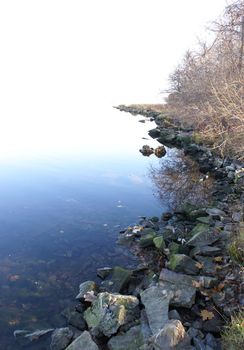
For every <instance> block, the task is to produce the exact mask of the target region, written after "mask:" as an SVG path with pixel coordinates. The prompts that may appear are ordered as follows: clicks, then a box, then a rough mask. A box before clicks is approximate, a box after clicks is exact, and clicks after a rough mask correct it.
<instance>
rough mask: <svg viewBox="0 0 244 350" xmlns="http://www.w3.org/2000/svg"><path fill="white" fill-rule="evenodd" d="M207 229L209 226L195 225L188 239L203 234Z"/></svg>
mask: <svg viewBox="0 0 244 350" xmlns="http://www.w3.org/2000/svg"><path fill="white" fill-rule="evenodd" d="M208 229H209V225H207V224H202V223H200V224H197V225H196V226H195V227H194V228H193V229H192V230H191V232H190V237H193V236H195V235H196V234H199V233H202V232H205V231H206V230H208Z"/></svg>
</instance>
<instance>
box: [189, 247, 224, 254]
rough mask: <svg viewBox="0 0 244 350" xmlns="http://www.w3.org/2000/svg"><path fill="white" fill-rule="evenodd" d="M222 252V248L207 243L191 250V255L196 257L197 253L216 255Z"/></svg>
mask: <svg viewBox="0 0 244 350" xmlns="http://www.w3.org/2000/svg"><path fill="white" fill-rule="evenodd" d="M220 252H221V249H220V248H218V247H211V246H208V245H206V246H200V247H195V248H193V249H192V250H191V251H190V256H191V257H195V256H196V255H203V256H215V255H218V254H219V253H220Z"/></svg>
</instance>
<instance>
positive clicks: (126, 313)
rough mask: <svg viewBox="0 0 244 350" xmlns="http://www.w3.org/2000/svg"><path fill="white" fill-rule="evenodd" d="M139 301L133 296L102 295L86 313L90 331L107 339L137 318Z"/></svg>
mask: <svg viewBox="0 0 244 350" xmlns="http://www.w3.org/2000/svg"><path fill="white" fill-rule="evenodd" d="M138 304H139V300H138V299H137V298H136V297H134V296H131V295H120V294H110V293H107V292H105V293H100V294H99V295H98V297H97V299H96V300H94V301H93V302H92V305H91V306H90V307H89V308H88V309H87V310H86V311H85V313H84V318H85V320H86V322H87V324H88V327H89V329H91V330H92V331H93V332H94V333H98V334H103V335H105V336H107V337H110V336H111V335H113V334H115V333H116V332H117V331H118V329H119V328H120V326H122V325H124V324H126V323H128V322H131V321H132V320H133V319H134V318H135V317H136V311H137V306H138Z"/></svg>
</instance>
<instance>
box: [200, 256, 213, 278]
mask: <svg viewBox="0 0 244 350" xmlns="http://www.w3.org/2000/svg"><path fill="white" fill-rule="evenodd" d="M196 259H197V261H198V262H200V263H201V264H202V269H201V272H202V273H203V274H206V275H210V276H212V275H213V276H215V274H216V263H214V261H213V258H211V257H208V256H200V255H197V256H196Z"/></svg>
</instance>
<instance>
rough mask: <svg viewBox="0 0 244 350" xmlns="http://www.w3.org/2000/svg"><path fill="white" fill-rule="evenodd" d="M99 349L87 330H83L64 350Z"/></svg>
mask: <svg viewBox="0 0 244 350" xmlns="http://www.w3.org/2000/svg"><path fill="white" fill-rule="evenodd" d="M83 349H84V350H99V349H98V346H97V344H96V343H95V342H94V341H93V340H92V338H91V335H90V333H89V332H87V331H85V332H83V333H82V334H81V335H80V336H79V337H78V338H76V339H75V340H74V341H73V342H72V343H71V344H70V345H69V346H68V347H67V348H66V350H83Z"/></svg>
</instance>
